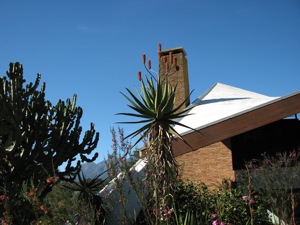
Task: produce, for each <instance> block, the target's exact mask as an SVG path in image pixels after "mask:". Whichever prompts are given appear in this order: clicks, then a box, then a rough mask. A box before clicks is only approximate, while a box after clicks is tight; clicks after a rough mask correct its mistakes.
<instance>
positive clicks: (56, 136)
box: [0, 63, 99, 218]
mask: <svg viewBox="0 0 300 225" xmlns="http://www.w3.org/2000/svg"><path fill="white" fill-rule="evenodd" d="M6 75H7V76H4V77H2V78H0V195H4V194H5V195H7V196H8V197H9V198H11V199H14V201H15V203H16V204H17V205H18V208H20V207H25V208H26V204H27V203H26V201H24V200H23V199H22V198H21V196H20V190H21V189H22V185H23V184H24V183H29V182H30V183H31V182H32V183H33V185H34V186H40V187H43V188H44V189H43V190H41V191H40V192H39V195H38V196H37V197H38V198H40V199H43V198H44V197H45V196H46V195H47V194H48V193H49V192H50V191H51V189H52V186H51V184H48V183H47V182H46V179H47V178H49V177H53V176H57V177H58V179H59V180H73V179H74V178H75V175H76V173H77V172H78V171H79V170H80V168H81V166H80V160H78V161H77V164H76V165H75V166H74V165H73V164H74V161H76V156H79V157H80V159H81V162H91V161H94V160H95V159H96V158H97V156H98V154H97V153H96V154H94V156H93V157H92V158H90V159H89V158H88V157H87V156H86V155H88V154H90V153H91V152H92V151H93V150H94V149H95V148H96V146H97V143H98V140H99V134H98V133H97V132H96V131H95V129H94V125H93V124H91V127H90V130H88V131H86V132H85V135H84V137H83V138H82V140H81V141H80V139H81V138H80V136H81V132H82V127H81V126H80V119H81V117H82V113H83V111H82V109H81V108H80V107H76V95H74V97H73V99H72V101H71V100H70V99H67V100H66V102H64V101H62V100H59V101H58V103H57V104H56V105H52V104H51V102H50V101H48V100H46V99H45V83H43V84H42V86H41V89H40V90H37V88H38V86H39V83H40V79H41V76H40V74H38V75H37V78H36V80H35V82H34V84H33V83H28V84H27V85H26V86H25V82H26V81H25V80H24V78H23V67H22V65H21V64H20V63H11V64H10V68H9V71H7V73H6ZM63 164H64V165H65V169H64V170H59V169H58V168H59V167H60V166H62V165H63ZM11 207H12V206H11ZM0 210H1V211H0V215H2V214H3V212H4V211H3V210H2V209H0ZM6 210H13V209H12V208H11V209H8V208H7V209H6ZM21 211H22V210H21ZM19 216H20V218H21V217H23V216H26V215H19Z"/></svg>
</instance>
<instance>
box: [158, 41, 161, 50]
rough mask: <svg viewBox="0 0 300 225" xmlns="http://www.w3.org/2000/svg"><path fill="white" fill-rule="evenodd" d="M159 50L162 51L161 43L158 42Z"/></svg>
mask: <svg viewBox="0 0 300 225" xmlns="http://www.w3.org/2000/svg"><path fill="white" fill-rule="evenodd" d="M158 51H159V52H161V43H158Z"/></svg>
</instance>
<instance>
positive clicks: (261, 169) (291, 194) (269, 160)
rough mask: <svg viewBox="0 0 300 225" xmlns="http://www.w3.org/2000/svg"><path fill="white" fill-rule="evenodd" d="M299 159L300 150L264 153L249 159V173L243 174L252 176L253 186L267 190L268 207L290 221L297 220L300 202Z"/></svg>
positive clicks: (281, 218)
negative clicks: (258, 158) (272, 153)
mask: <svg viewBox="0 0 300 225" xmlns="http://www.w3.org/2000/svg"><path fill="white" fill-rule="evenodd" d="M299 159H300V150H298V151H296V150H294V151H292V152H282V153H277V154H275V155H267V154H263V155H262V159H260V160H257V159H253V160H251V161H250V162H247V163H246V168H247V174H245V175H244V177H240V179H241V180H243V179H250V181H251V188H252V190H253V191H256V192H261V193H263V195H264V197H265V198H264V199H265V202H264V204H265V205H266V206H267V207H268V209H269V210H270V211H271V212H272V213H274V214H275V215H276V216H278V217H279V220H282V221H284V222H285V223H288V224H296V223H297V221H296V220H297V218H296V214H297V213H298V211H297V208H296V206H297V204H299V202H300V196H299V193H296V190H297V189H299V184H300V161H299ZM245 177H246V178H245ZM297 185H298V186H297ZM298 214H299V213H298ZM298 217H299V215H298ZM298 220H300V218H298ZM299 222H300V221H298V223H299Z"/></svg>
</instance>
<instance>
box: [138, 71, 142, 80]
mask: <svg viewBox="0 0 300 225" xmlns="http://www.w3.org/2000/svg"><path fill="white" fill-rule="evenodd" d="M138 79H139V81H142V73H141V71H139V72H138Z"/></svg>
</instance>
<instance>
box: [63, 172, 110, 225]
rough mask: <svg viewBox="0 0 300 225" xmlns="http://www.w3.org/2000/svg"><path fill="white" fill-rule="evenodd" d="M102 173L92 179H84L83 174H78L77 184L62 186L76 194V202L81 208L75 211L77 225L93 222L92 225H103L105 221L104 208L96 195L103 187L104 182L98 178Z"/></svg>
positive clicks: (100, 198)
mask: <svg viewBox="0 0 300 225" xmlns="http://www.w3.org/2000/svg"><path fill="white" fill-rule="evenodd" d="M102 175H103V173H101V174H99V175H97V176H96V177H94V178H92V179H86V178H85V176H84V174H82V176H81V175H80V174H78V182H77V181H73V182H72V183H71V184H67V185H64V186H65V187H66V188H68V189H70V190H72V191H74V192H78V196H77V198H78V202H79V203H81V207H80V208H79V209H78V210H77V214H78V218H79V223H88V222H93V224H103V223H104V221H105V208H104V205H103V200H102V197H101V196H99V195H97V193H98V192H99V191H100V190H101V189H102V188H103V187H104V185H105V184H106V180H102V179H101V178H100V177H101V176H102ZM84 207H85V208H84Z"/></svg>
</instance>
